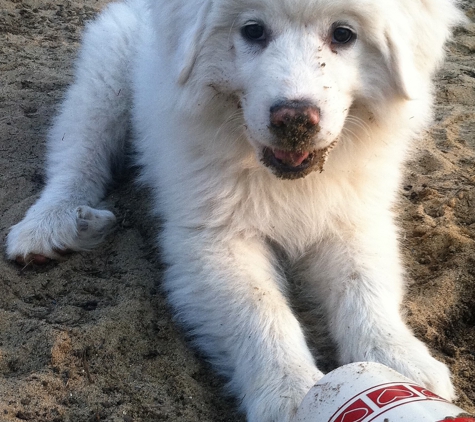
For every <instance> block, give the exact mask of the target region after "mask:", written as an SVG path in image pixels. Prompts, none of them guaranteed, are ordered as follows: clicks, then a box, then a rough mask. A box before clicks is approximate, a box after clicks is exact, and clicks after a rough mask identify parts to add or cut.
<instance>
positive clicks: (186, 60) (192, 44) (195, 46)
mask: <svg viewBox="0 0 475 422" xmlns="http://www.w3.org/2000/svg"><path fill="white" fill-rule="evenodd" d="M212 4H213V1H212V0H204V1H203V2H202V4H201V6H200V8H199V11H198V13H197V14H196V16H195V17H194V19H195V20H194V23H193V25H191V26H190V27H189V28H188V30H186V31H185V33H184V34H183V40H184V43H185V48H184V50H183V51H182V52H180V53H181V54H182V57H181V58H180V59H181V63H180V73H179V76H178V83H179V84H181V85H183V84H185V83H186V81H187V80H188V78H189V77H190V75H191V72H192V70H193V67H194V65H195V62H196V59H197V57H198V54H199V52H200V50H201V48H202V45H203V42H204V40H205V39H206V37H207V35H208V34H207V32H208V31H209V28H208V27H207V21H208V17H209V16H210V13H211V8H212Z"/></svg>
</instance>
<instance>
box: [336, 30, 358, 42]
mask: <svg viewBox="0 0 475 422" xmlns="http://www.w3.org/2000/svg"><path fill="white" fill-rule="evenodd" d="M355 38H356V34H355V33H354V32H353V31H352V30H351V29H350V28H347V27H345V26H339V27H337V28H335V29H334V30H333V34H332V43H334V44H347V43H349V42H350V41H352V40H354V39H355Z"/></svg>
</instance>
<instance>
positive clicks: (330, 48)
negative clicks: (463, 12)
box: [180, 0, 434, 179]
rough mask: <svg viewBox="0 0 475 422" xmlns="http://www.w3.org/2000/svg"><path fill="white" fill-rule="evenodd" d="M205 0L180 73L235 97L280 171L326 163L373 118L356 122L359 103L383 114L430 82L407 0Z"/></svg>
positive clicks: (287, 174)
mask: <svg viewBox="0 0 475 422" xmlns="http://www.w3.org/2000/svg"><path fill="white" fill-rule="evenodd" d="M202 3H203V6H202V8H201V9H202V10H201V11H200V14H199V16H200V18H199V19H198V21H199V23H198V24H197V25H196V28H197V30H196V31H195V32H196V33H198V34H200V35H199V36H193V37H191V39H195V40H197V42H196V44H193V51H194V53H193V51H192V52H191V53H189V54H188V53H187V54H186V55H185V57H189V58H191V60H188V61H187V62H186V65H185V66H183V68H182V72H181V75H180V80H181V81H182V82H183V83H184V82H186V80H187V79H188V77H189V76H190V75H191V74H193V75H194V76H193V77H194V78H195V81H199V83H201V84H206V85H209V86H213V87H214V89H216V90H218V91H219V92H223V93H225V94H232V96H236V97H238V98H239V101H240V104H241V106H242V113H243V117H244V127H245V130H246V134H247V139H248V141H249V143H250V144H251V145H252V146H253V148H254V150H255V153H256V156H257V158H258V159H259V160H260V161H261V162H262V163H263V165H265V166H267V167H268V168H269V169H271V171H272V172H273V173H274V174H275V175H277V176H278V177H281V178H286V179H295V178H300V177H304V176H306V175H307V174H309V173H310V172H312V171H314V170H318V169H320V170H321V169H322V166H323V164H324V161H325V159H326V156H327V154H328V153H329V151H330V149H331V148H332V147H333V146H334V145H335V144H336V142H337V141H338V140H339V139H340V138H342V134H344V133H349V134H354V132H355V127H356V126H357V125H358V124H359V125H360V126H364V125H366V124H367V122H361V120H360V121H359V122H358V123H355V121H356V120H357V119H358V116H357V114H355V110H363V109H365V110H366V111H368V113H367V114H366V115H370V114H371V115H374V114H378V113H379V115H380V116H381V115H383V114H384V113H386V114H387V110H389V108H388V105H389V104H392V103H393V102H394V103H396V102H399V101H401V100H402V101H405V100H407V99H408V98H413V97H417V95H419V94H418V93H417V92H416V91H417V88H418V87H420V86H423V85H424V84H426V85H427V80H428V78H427V77H426V75H423V73H422V72H420V69H417V68H416V67H415V66H414V62H415V61H414V58H415V57H423V56H424V54H425V53H424V52H423V51H422V50H421V51H417V48H419V49H422V46H424V48H425V45H426V44H427V43H426V42H422V41H421V40H420V37H421V35H420V34H426V33H430V32H428V31H420V30H416V35H414V28H413V27H411V26H408V25H407V24H408V22H409V20H408V19H407V10H406V9H405V8H407V4H405V5H403V6H401V4H400V3H401V2H400V1H391V0H388V1H386V2H381V1H378V0H264V1H262V0H260V1H257V0H214V1H212V2H211V1H210V0H202ZM411 4H412V3H411ZM418 7H419V8H421V7H422V8H423V9H422V10H424V8H425V6H423V5H422V4H419V6H418ZM422 10H421V13H422ZM425 12H427V10H425V11H424V13H425ZM411 22H412V21H411ZM413 24H414V25H416V26H415V27H416V29H417V28H418V27H419V26H418V25H419V24H418V23H417V22H416V21H414V22H413ZM428 41H430V40H428ZM196 46H198V47H196ZM420 67H421V69H423V68H424V67H426V68H427V69H433V67H434V65H433V63H428V64H427V65H426V64H425V63H422V64H420ZM424 72H425V71H424ZM426 73H427V74H429V73H430V72H426ZM205 75H206V76H205ZM421 75H422V77H421ZM194 87H196V85H194ZM349 116H351V117H353V118H349ZM352 124H353V125H352ZM375 124H377V123H375ZM355 136H356V137H360V138H361V136H360V134H356V135H355Z"/></svg>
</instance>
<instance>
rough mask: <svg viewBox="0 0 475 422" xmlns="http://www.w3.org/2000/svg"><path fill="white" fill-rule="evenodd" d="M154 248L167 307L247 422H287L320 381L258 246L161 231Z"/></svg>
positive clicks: (247, 240)
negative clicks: (158, 247) (160, 259)
mask: <svg viewBox="0 0 475 422" xmlns="http://www.w3.org/2000/svg"><path fill="white" fill-rule="evenodd" d="M184 239H186V240H184ZM162 244H163V246H164V254H165V259H166V261H167V263H168V264H169V265H170V266H169V268H168V270H167V273H166V277H165V287H166V289H167V290H168V293H169V295H168V297H169V300H170V302H171V304H172V305H173V307H174V308H175V310H176V312H177V315H178V317H179V318H180V319H181V322H183V323H184V325H185V326H186V327H187V328H188V329H189V330H190V332H191V333H192V335H193V336H194V337H195V339H196V343H197V345H198V346H199V347H200V348H201V349H202V350H203V351H204V352H205V353H206V354H207V355H208V357H210V358H211V361H212V363H214V365H215V368H217V369H218V370H219V371H220V372H221V373H222V374H224V375H225V376H227V377H229V379H230V382H229V387H230V389H231V390H232V391H233V392H234V393H235V394H236V395H237V397H238V398H239V399H240V400H241V403H242V407H243V408H244V410H245V411H246V413H247V417H248V421H249V422H284V421H285V422H289V421H290V419H291V416H292V415H293V414H294V412H295V410H296V408H297V407H298V405H299V404H300V402H301V400H302V398H303V396H304V395H305V394H306V393H307V392H308V390H309V389H310V388H311V387H312V386H313V384H314V383H315V381H316V380H317V379H319V378H320V377H322V375H323V374H322V373H321V372H320V371H319V370H318V369H317V368H316V366H315V364H314V361H313V358H312V356H311V354H310V351H309V349H308V347H307V345H306V342H305V338H304V335H303V333H302V330H301V327H300V325H299V323H298V321H297V320H296V318H295V316H294V315H293V313H292V311H291V309H290V308H289V306H288V303H287V300H286V297H285V295H284V293H283V290H284V280H283V276H282V275H281V274H279V271H278V269H277V265H276V263H275V262H273V261H274V259H273V257H272V255H271V253H270V251H269V250H268V249H267V246H266V245H265V243H264V241H263V240H262V239H259V238H257V237H244V236H243V237H238V236H233V237H231V238H229V237H227V236H226V235H220V233H215V232H213V233H206V232H205V231H204V230H198V229H197V230H196V231H191V230H189V231H187V230H185V229H179V228H172V227H167V226H166V227H165V230H164V235H163V238H162Z"/></svg>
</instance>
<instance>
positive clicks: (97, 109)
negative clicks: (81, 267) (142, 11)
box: [7, 4, 138, 263]
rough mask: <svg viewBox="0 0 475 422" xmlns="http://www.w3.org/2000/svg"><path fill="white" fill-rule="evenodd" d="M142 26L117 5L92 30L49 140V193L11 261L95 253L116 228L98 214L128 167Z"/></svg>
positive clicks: (11, 248) (15, 230)
mask: <svg viewBox="0 0 475 422" xmlns="http://www.w3.org/2000/svg"><path fill="white" fill-rule="evenodd" d="M137 24H138V23H137V17H136V15H135V14H134V11H133V10H132V9H131V8H130V7H128V6H127V5H125V4H114V5H111V6H110V7H108V8H107V9H106V11H104V12H103V14H102V15H101V16H100V17H99V18H98V19H97V20H96V21H95V22H93V23H92V24H90V25H89V27H88V28H87V30H86V32H85V36H84V44H83V48H82V51H81V54H80V57H79V60H78V63H77V68H76V78H75V82H74V83H73V85H72V86H71V87H70V89H69V91H68V92H67V95H66V98H65V101H64V103H63V105H62V108H61V111H60V114H59V116H58V117H57V118H56V121H55V123H54V125H53V127H52V129H51V132H50V135H49V144H48V157H47V185H46V187H45V189H44V191H43V192H42V194H41V197H40V198H39V199H38V201H37V202H36V203H35V204H34V205H33V206H32V207H31V208H30V209H29V211H28V212H27V214H26V216H25V218H24V219H23V220H22V221H21V222H20V223H18V224H16V225H15V226H13V227H12V229H11V231H10V233H9V234H8V238H7V256H8V258H10V259H17V260H18V261H23V262H30V261H35V262H38V263H42V262H44V261H46V260H47V258H58V257H59V254H60V253H61V252H62V251H66V250H75V251H77V250H85V249H90V248H92V247H94V246H96V245H97V244H98V243H100V242H101V240H102V239H103V238H104V236H105V235H106V234H107V232H108V230H109V229H110V228H111V226H112V225H113V224H114V221H115V217H114V215H113V214H112V213H111V212H110V211H105V210H99V209H94V208H93V207H94V206H96V205H97V204H98V202H99V201H100V200H101V199H102V198H103V196H104V193H105V188H106V185H107V183H108V182H109V181H110V179H111V166H112V165H113V164H114V162H118V161H121V160H122V159H123V157H122V155H123V148H124V142H125V137H126V133H127V129H128V123H129V112H128V109H129V107H130V97H131V95H130V89H131V88H130V83H129V79H130V75H129V68H130V62H131V58H132V57H131V56H132V55H133V49H134V45H133V40H134V33H135V32H136V30H137ZM135 35H136V34H135Z"/></svg>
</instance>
